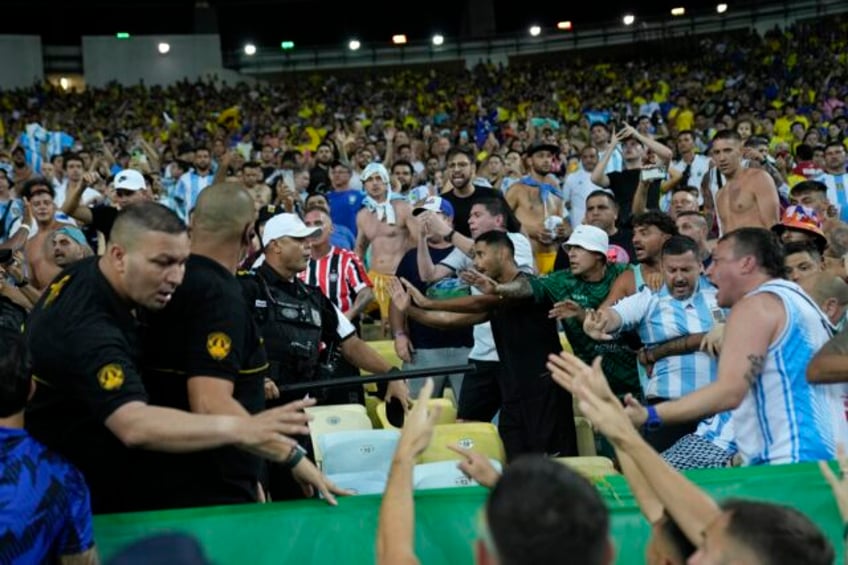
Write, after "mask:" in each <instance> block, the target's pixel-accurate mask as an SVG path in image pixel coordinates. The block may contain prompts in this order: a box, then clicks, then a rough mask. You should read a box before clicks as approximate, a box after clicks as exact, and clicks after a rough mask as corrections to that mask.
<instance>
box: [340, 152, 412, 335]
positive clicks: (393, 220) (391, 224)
mask: <svg viewBox="0 0 848 565" xmlns="http://www.w3.org/2000/svg"><path fill="white" fill-rule="evenodd" d="M362 185H363V186H364V187H365V192H366V194H367V195H368V196H367V197H366V198H365V201H364V202H363V207H362V209H361V210H359V212H357V214H356V231H357V233H356V249H355V251H356V254H357V255H359V258H360V259H362V261H363V262H364V263H365V264H366V265H368V268H369V271H368V276H369V278H370V279H371V282H372V283H374V298H375V299H376V300H377V303H378V304H379V306H380V316H381V319H382V321H383V328H384V329H387V328H388V323H389V302H390V297H389V292H388V290H387V289H386V281H387V280H388V279H389V278H391V277H392V276H394V273H395V270H396V269H397V266H398V263H400V260H401V258H402V257H403V255H404V253H406V252H407V250H409V249H410V248H411V247H414V246H415V244H416V242H417V241H418V226H417V222H415V220H414V218H413V216H412V206H411V205H410V204H409V202H408V201H407V200H406V199H400V198H398V199H394V198H392V194H391V191H390V190H389V172H388V171H387V170H386V167H384V166H383V165H381V164H380V163H370V164H369V165H368V166H367V167H365V170H364V171H362ZM369 248H370V253H369Z"/></svg>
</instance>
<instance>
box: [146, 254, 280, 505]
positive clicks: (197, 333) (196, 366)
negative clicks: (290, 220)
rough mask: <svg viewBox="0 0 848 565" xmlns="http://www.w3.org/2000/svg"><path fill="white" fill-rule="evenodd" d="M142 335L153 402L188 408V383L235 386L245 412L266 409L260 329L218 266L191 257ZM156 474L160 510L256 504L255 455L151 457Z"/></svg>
mask: <svg viewBox="0 0 848 565" xmlns="http://www.w3.org/2000/svg"><path fill="white" fill-rule="evenodd" d="M143 322H144V323H143V325H142V329H141V334H142V342H143V351H144V359H143V379H144V384H145V387H146V388H147V391H148V394H149V396H150V403H151V404H156V405H159V406H168V407H170V408H177V409H180V410H190V406H189V398H188V388H187V387H188V379H189V378H190V377H199V376H203V377H212V378H216V379H222V380H226V381H229V382H230V383H232V384H233V387H234V388H233V398H234V399H235V400H237V401H238V402H239V404H241V405H242V406H243V407H244V408H245V410H247V412H249V413H251V414H256V413H257V412H260V411H262V410H263V409H264V407H265V393H264V377H265V374H266V370H267V367H268V362H267V359H266V357H265V350H264V348H263V347H262V342H261V339H260V336H259V331H258V329H257V327H256V324H255V323H254V322H253V318H252V317H251V315H250V310H249V308H248V306H247V303H246V302H245V300H244V297H243V295H242V292H241V286H240V285H239V283H238V280H237V279H236V277H235V276H234V275H233V274H232V273H230V272H229V271H227V269H225V268H224V267H223V266H221V265H220V264H219V263H217V262H215V261H213V260H212V259H209V258H207V257H204V256H201V255H191V256H190V257H189V260H188V263H187V264H186V273H185V278H184V279H183V283H182V284H181V285H180V286H179V287H178V288H177V290H176V292H174V295H173V297H172V298H171V302H170V303H169V304H168V306H167V307H166V308H165V309H163V310H161V311H157V312H145V315H144V316H143ZM150 459H151V462H153V463H155V464H156V466H157V467H158V468H160V469H168V472H167V473H161V472H160V473H159V474H160V477H159V479H158V481H159V483H160V484H159V486H158V491H159V493H161V496H158V497H157V498H159V499H160V500H159V502H158V503H157V505H158V506H159V507H163V508H164V507H182V506H208V505H215V504H231V503H239V502H251V501H255V500H256V484H257V482H258V480H259V477H260V469H261V467H260V466H261V461H260V459H259V457H257V456H255V455H252V454H250V453H247V452H246V451H244V450H241V449H238V448H236V447H232V446H230V447H222V448H218V449H212V450H206V451H200V452H196V453H190V454H179V455H171V454H164V453H161V454H159V453H157V454H152V455H151V458H150Z"/></svg>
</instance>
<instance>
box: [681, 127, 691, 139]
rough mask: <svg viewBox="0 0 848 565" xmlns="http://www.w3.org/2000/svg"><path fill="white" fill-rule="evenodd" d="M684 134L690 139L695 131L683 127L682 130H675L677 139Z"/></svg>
mask: <svg viewBox="0 0 848 565" xmlns="http://www.w3.org/2000/svg"><path fill="white" fill-rule="evenodd" d="M684 135H688V136H689V137H691V138H692V139H695V132H694V131H692V130H691V129H684V130H682V131H679V132H677V139H680V138H681V137H683V136H684Z"/></svg>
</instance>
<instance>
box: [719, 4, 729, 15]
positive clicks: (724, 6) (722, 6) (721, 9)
mask: <svg viewBox="0 0 848 565" xmlns="http://www.w3.org/2000/svg"><path fill="white" fill-rule="evenodd" d="M726 11H727V4H719V5H718V6H716V12H718V13H719V14H723V13H725V12H726Z"/></svg>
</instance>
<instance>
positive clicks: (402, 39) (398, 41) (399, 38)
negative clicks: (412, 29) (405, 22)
mask: <svg viewBox="0 0 848 565" xmlns="http://www.w3.org/2000/svg"><path fill="white" fill-rule="evenodd" d="M392 43H394V44H395V45H404V44H405V43H406V36H405V35H404V34H402V33H397V34H395V35H393V36H392Z"/></svg>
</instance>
